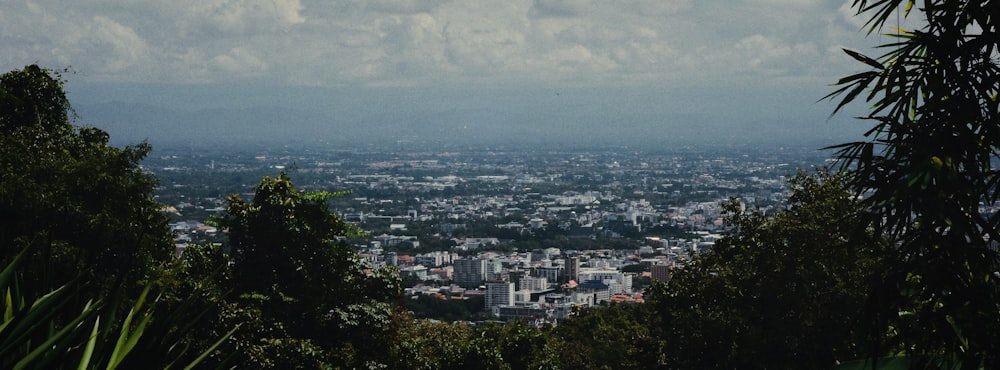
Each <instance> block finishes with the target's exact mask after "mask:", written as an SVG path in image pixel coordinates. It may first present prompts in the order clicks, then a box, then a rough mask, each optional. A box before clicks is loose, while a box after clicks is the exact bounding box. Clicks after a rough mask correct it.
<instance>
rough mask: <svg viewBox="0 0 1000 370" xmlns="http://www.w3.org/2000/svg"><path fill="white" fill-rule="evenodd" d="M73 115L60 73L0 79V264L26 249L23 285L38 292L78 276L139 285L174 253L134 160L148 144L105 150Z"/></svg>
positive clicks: (149, 184) (103, 286)
mask: <svg viewBox="0 0 1000 370" xmlns="http://www.w3.org/2000/svg"><path fill="white" fill-rule="evenodd" d="M71 113H72V109H71V107H70V105H69V102H68V100H67V99H66V96H65V93H64V92H63V89H62V80H61V79H60V76H59V74H58V73H56V72H53V71H50V70H46V69H43V68H40V67H38V66H34V65H33V66H28V67H25V68H24V69H23V70H20V71H12V72H8V73H5V74H3V75H2V76H0V220H2V222H0V260H2V261H10V260H11V258H13V256H14V255H16V254H18V253H19V252H20V251H22V250H25V249H29V248H30V249H31V250H32V251H33V252H32V254H31V255H30V256H28V260H29V265H30V266H31V267H30V269H31V270H33V271H36V273H35V274H31V275H29V276H27V278H28V281H25V282H24V285H23V288H25V289H32V290H33V291H35V292H37V293H39V294H44V292H48V291H51V290H52V289H55V288H56V287H58V286H60V285H61V284H63V283H65V282H66V281H68V280H69V279H71V278H75V277H77V276H78V275H80V274H82V275H83V279H85V280H86V281H87V282H89V284H88V285H87V286H85V287H84V288H93V289H96V290H107V289H111V287H115V286H117V285H120V284H126V285H128V286H133V287H141V286H142V285H143V284H142V283H141V282H142V281H144V280H148V279H149V278H150V277H151V274H152V272H153V271H154V270H155V268H156V267H157V266H158V265H160V264H161V263H163V262H165V261H168V260H169V259H170V256H171V254H172V252H173V241H172V234H171V232H170V230H169V228H168V227H167V218H166V217H165V216H164V215H163V214H162V213H161V212H160V206H159V204H157V203H156V202H155V201H154V200H153V191H154V189H155V185H156V180H155V178H153V177H152V176H151V175H150V174H148V173H146V172H144V171H143V170H142V169H141V167H140V166H139V161H141V160H142V158H144V157H145V155H146V154H147V153H148V152H149V150H150V147H149V145H148V144H145V143H143V144H139V145H136V146H128V147H125V148H116V147H112V146H110V145H108V134H107V133H105V132H104V131H101V130H99V129H96V128H77V127H75V126H73V125H72V123H71V122H70V117H71V116H72V114H71ZM137 283H138V284H137Z"/></svg>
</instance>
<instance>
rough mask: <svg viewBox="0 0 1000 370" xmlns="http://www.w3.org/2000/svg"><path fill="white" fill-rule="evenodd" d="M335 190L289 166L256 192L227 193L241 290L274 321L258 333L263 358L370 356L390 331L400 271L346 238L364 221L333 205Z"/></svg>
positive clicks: (353, 359)
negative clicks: (369, 259) (313, 183)
mask: <svg viewBox="0 0 1000 370" xmlns="http://www.w3.org/2000/svg"><path fill="white" fill-rule="evenodd" d="M336 195H339V193H325V192H316V193H311V192H301V191H298V190H296V189H295V188H294V186H293V184H292V181H291V179H289V178H288V176H287V175H286V174H284V173H282V174H280V175H279V176H277V177H273V178H272V177H265V178H264V179H263V180H262V181H261V183H260V184H259V185H258V186H257V188H256V193H255V194H254V197H253V200H252V201H250V202H246V201H244V200H242V199H241V198H240V197H239V196H238V195H233V196H231V197H229V198H228V199H227V200H228V202H229V206H228V208H227V211H226V214H225V215H224V216H223V218H221V219H220V220H219V224H220V225H221V226H223V227H225V228H227V229H228V231H229V244H228V248H229V249H230V256H231V258H232V279H231V280H230V282H231V288H232V294H233V296H234V297H236V299H237V303H238V304H239V305H240V306H242V307H244V308H246V309H251V310H255V311H257V312H259V314H260V315H261V317H262V320H263V321H264V322H265V324H266V325H269V326H270V328H271V330H270V331H269V332H268V333H262V334H264V336H263V338H258V339H259V341H258V342H257V343H253V348H254V349H253V350H252V351H257V352H258V354H259V355H255V356H253V357H251V358H248V359H247V361H250V363H256V364H257V365H256V366H267V367H271V366H277V367H283V368H284V367H297V366H307V367H316V366H330V365H338V366H362V365H363V364H365V362H367V361H376V362H377V360H379V356H378V353H379V348H380V346H383V345H385V343H387V342H388V341H389V340H390V337H389V336H388V335H389V331H388V330H389V329H390V324H391V317H392V313H393V310H394V305H393V304H391V302H393V301H395V300H396V299H397V298H398V297H399V277H398V274H396V273H395V272H394V271H391V270H375V271H371V270H369V269H367V268H366V266H365V264H364V263H362V261H360V259H359V258H358V256H357V254H356V253H355V252H354V250H352V249H351V248H350V246H348V245H347V244H346V243H345V242H344V241H343V237H344V236H346V235H351V234H353V233H355V230H354V228H353V227H352V226H351V225H350V224H347V223H346V222H344V221H343V220H341V219H340V218H338V217H337V216H336V215H334V214H333V213H332V212H330V210H329V208H328V205H327V199H329V198H330V197H332V196H336ZM254 335H257V334H254V333H250V335H249V336H248V337H245V338H248V340H251V341H252V340H253V339H254V338H253V337H254Z"/></svg>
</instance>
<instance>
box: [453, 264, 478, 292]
mask: <svg viewBox="0 0 1000 370" xmlns="http://www.w3.org/2000/svg"><path fill="white" fill-rule="evenodd" d="M453 263H454V265H455V271H454V272H453V275H454V276H455V284H456V285H459V286H462V287H475V286H479V284H482V282H483V280H486V260H484V259H481V258H472V257H469V258H459V259H457V260H455V261H453Z"/></svg>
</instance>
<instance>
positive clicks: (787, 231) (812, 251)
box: [647, 173, 886, 369]
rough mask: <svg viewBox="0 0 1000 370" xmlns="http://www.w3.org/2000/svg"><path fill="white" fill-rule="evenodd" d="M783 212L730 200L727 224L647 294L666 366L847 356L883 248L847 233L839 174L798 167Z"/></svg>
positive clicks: (850, 218) (849, 211)
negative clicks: (710, 242) (700, 252)
mask: <svg viewBox="0 0 1000 370" xmlns="http://www.w3.org/2000/svg"><path fill="white" fill-rule="evenodd" d="M790 183H791V185H792V188H793V190H794V193H793V195H792V196H791V198H790V199H789V206H788V208H787V209H784V210H781V211H778V212H777V213H776V214H774V215H773V216H767V215H765V214H763V213H762V212H761V211H759V210H753V209H747V208H746V207H745V206H744V205H743V204H741V203H740V202H738V201H736V200H733V201H730V202H729V203H727V204H724V210H725V212H726V222H727V223H728V224H729V225H730V226H732V230H731V231H730V232H729V233H728V234H726V235H725V237H723V238H722V239H721V240H719V241H718V242H716V243H715V245H714V246H712V248H711V250H710V251H709V252H707V253H705V254H703V255H699V256H696V257H695V258H694V259H693V260H692V261H691V262H690V263H687V264H685V265H684V266H683V268H680V269H678V270H677V271H675V272H674V274H673V276H672V277H671V279H670V280H669V281H668V282H667V283H665V284H662V283H654V284H653V285H652V286H651V287H650V288H649V289H647V291H648V293H649V294H648V295H647V300H648V303H647V304H649V305H651V306H652V307H654V309H655V310H656V311H657V315H655V317H656V319H657V320H659V322H658V323H657V325H656V326H657V327H658V329H657V330H659V331H660V335H661V336H662V337H663V338H664V341H666V343H667V345H665V346H664V352H665V354H666V362H667V365H668V366H669V367H671V368H680V369H684V368H701V369H709V368H828V367H831V366H833V365H834V364H835V363H836V362H837V361H838V360H843V359H853V358H855V357H856V356H858V355H859V354H860V353H863V352H864V351H865V350H866V348H861V347H859V343H861V342H862V341H861V339H862V338H863V334H864V331H863V330H862V329H864V328H866V325H864V323H861V322H860V320H861V317H860V316H859V313H860V312H861V310H862V308H863V307H864V304H865V299H866V297H867V293H868V282H870V281H871V280H872V278H873V275H874V273H875V272H876V271H878V270H879V266H880V263H881V259H882V256H883V255H884V254H885V253H886V252H885V249H886V246H885V244H884V243H880V242H879V240H878V239H877V238H876V237H875V236H874V235H872V234H871V233H864V234H861V235H854V232H855V231H856V230H857V229H856V228H855V226H854V225H855V224H856V223H857V222H859V221H858V220H857V215H858V214H859V213H858V210H859V203H858V202H857V201H856V200H855V198H854V197H852V196H851V194H850V193H849V192H848V191H847V190H846V189H845V188H844V186H843V184H842V183H841V182H840V180H839V179H838V178H837V177H831V176H827V175H822V176H807V175H805V174H802V173H800V174H799V175H797V176H796V177H794V178H793V179H792V180H791V181H790Z"/></svg>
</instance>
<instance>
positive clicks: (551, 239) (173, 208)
mask: <svg viewBox="0 0 1000 370" xmlns="http://www.w3.org/2000/svg"><path fill="white" fill-rule="evenodd" d="M829 154H830V153H829V151H828V150H827V151H824V150H820V149H817V148H814V147H806V146H801V147H751V146H745V147H732V146H726V147H712V146H705V147H701V148H682V149H675V150H661V151H656V152H654V151H638V150H630V149H629V148H622V147H609V148H604V149H596V150H595V149H587V150H584V149H576V148H571V147H567V148H546V149H538V148H526V147H525V148H517V147H496V148H482V147H469V148H461V147H453V148H448V150H433V149H425V150H414V151H406V152H388V151H383V150H370V149H355V150H344V149H325V150H324V149H317V148H311V149H310V148H305V149H290V148H281V149H279V150H275V149H261V150H258V151H245V152H244V153H242V154H232V152H221V153H217V154H213V153H211V152H191V151H185V150H171V149H169V148H168V149H163V150H157V151H156V152H155V153H154V154H153V155H151V156H150V157H149V158H147V159H146V161H144V162H143V166H144V168H145V169H146V170H148V171H150V172H151V173H153V174H155V175H156V176H157V177H158V178H159V179H160V186H159V188H158V190H157V196H156V197H157V200H158V201H159V202H161V203H163V204H165V205H166V206H167V211H168V212H169V214H170V215H171V219H172V220H173V223H172V224H171V228H172V229H173V230H175V231H176V233H177V234H176V235H177V239H176V246H177V253H178V254H180V253H183V250H184V248H185V247H186V246H187V245H189V244H191V243H200V242H206V241H207V242H220V241H222V240H224V237H225V236H224V234H225V233H224V232H220V230H218V229H217V228H216V227H214V226H211V222H210V221H209V220H210V219H211V218H212V217H214V216H217V215H218V214H219V213H220V212H223V211H224V210H225V208H224V207H225V200H226V197H227V196H229V195H231V194H239V196H241V197H244V198H247V197H252V196H253V186H254V185H255V179H260V178H261V176H275V175H277V174H279V173H282V172H285V173H287V174H288V175H289V176H290V177H291V178H292V180H293V181H295V183H296V184H297V187H299V188H301V189H303V190H307V191H344V190H346V191H348V192H349V194H347V195H343V196H340V197H337V198H334V199H331V203H332V205H333V208H334V211H335V212H336V213H337V214H338V215H339V216H340V217H341V218H343V219H344V220H346V221H348V222H350V223H352V224H354V225H356V226H358V227H359V228H360V229H361V230H363V231H364V232H365V236H364V237H360V238H350V240H349V242H350V243H351V245H352V246H353V247H354V249H355V250H356V251H357V252H358V253H359V256H360V257H361V258H362V259H363V260H364V261H365V262H366V263H367V265H368V266H369V267H370V268H371V269H383V268H388V267H394V268H397V269H398V271H399V273H400V274H401V275H402V276H403V277H404V281H405V282H407V284H406V287H405V288H406V289H405V292H404V296H405V298H406V299H407V300H409V301H413V302H416V301H418V300H427V299H430V298H433V299H439V300H448V301H455V300H457V301H462V302H463V304H465V305H466V306H470V305H471V306H472V310H471V312H469V313H468V314H467V315H463V316H458V317H456V316H451V317H443V316H442V315H441V313H440V312H433V310H431V311H429V312H421V313H415V314H417V316H421V315H423V316H425V318H429V319H451V320H458V319H461V320H468V321H483V320H501V321H507V320H525V321H527V322H529V323H531V324H532V325H536V326H540V325H543V324H554V325H557V324H558V322H559V321H560V320H561V319H564V318H566V317H567V316H569V315H571V314H572V313H573V312H574V309H576V308H581V307H592V306H599V305H602V304H608V303H610V302H628V303H636V304H641V303H642V302H643V288H644V287H645V286H647V285H648V284H649V283H651V282H652V281H655V280H659V281H664V280H666V279H668V278H669V276H670V274H671V271H672V270H673V269H675V268H677V267H678V266H679V265H680V264H682V263H683V262H684V261H686V260H689V259H690V258H691V257H692V256H693V255H695V254H697V253H700V252H703V251H706V250H708V249H709V248H710V247H711V245H712V244H713V243H714V242H715V241H716V240H718V239H719V238H720V237H721V234H722V233H724V232H725V231H726V230H727V225H726V223H725V222H724V214H723V213H722V206H721V205H722V203H724V202H726V201H728V200H729V199H731V198H734V199H738V200H739V201H740V202H741V203H743V204H745V205H746V206H747V207H754V208H757V209H760V210H762V211H764V212H766V211H768V210H770V209H772V208H773V207H783V205H784V204H786V202H785V201H786V200H787V197H788V196H789V194H790V192H791V189H789V185H788V183H787V182H786V180H787V179H788V178H789V177H790V176H792V175H794V174H795V173H796V172H797V171H805V172H814V171H817V170H821V169H824V168H827V167H828V166H830V165H832V164H831V163H830V162H829V160H828V159H827V158H829ZM408 307H409V306H408ZM477 309H478V311H477Z"/></svg>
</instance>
